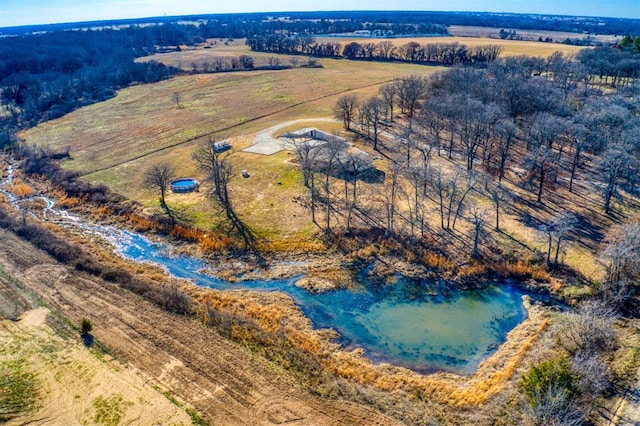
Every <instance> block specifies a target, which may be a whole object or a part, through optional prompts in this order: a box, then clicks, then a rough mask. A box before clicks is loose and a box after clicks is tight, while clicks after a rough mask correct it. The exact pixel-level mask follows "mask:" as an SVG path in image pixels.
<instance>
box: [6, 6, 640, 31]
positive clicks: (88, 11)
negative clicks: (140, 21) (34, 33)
mask: <svg viewBox="0 0 640 426" xmlns="http://www.w3.org/2000/svg"><path fill="white" fill-rule="evenodd" d="M390 9H392V10H438V11H477V12H511V13H540V14H554V15H579V16H608V17H622V18H640V0H453V1H452V0H391V1H390V0H322V1H318V0H239V1H238V0H236V1H222V0H0V27H10V26H18V25H31V24H49V23H60V22H79V21H96V20H106V19H122V18H143V17H151V16H163V15H167V16H172V15H194V14H209V13H235V12H279V11H316V10H390Z"/></svg>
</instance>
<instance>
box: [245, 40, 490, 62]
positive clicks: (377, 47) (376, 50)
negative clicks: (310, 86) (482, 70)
mask: <svg viewBox="0 0 640 426" xmlns="http://www.w3.org/2000/svg"><path fill="white" fill-rule="evenodd" d="M247 45H248V46H249V48H250V49H251V50H253V51H258V52H273V53H286V54H294V55H295V54H298V55H312V56H329V57H344V58H347V59H359V60H369V61H401V62H409V63H414V64H439V65H455V64H465V65H467V64H487V63H490V62H493V61H495V60H496V59H497V58H498V56H500V52H501V50H502V48H501V47H500V46H497V45H486V46H478V47H472V48H470V47H467V46H465V45H464V44H459V43H457V42H454V43H429V44H424V45H421V44H420V43H417V42H415V41H410V42H408V43H405V44H403V45H401V46H394V44H393V43H392V42H391V41H389V40H385V41H381V42H378V43H373V42H371V43H359V42H355V41H354V42H351V43H348V44H346V45H345V46H344V48H342V45H341V44H340V43H334V42H327V43H318V42H316V41H315V39H314V38H313V37H308V36H305V37H287V36H284V35H281V34H272V35H266V36H255V37H250V38H248V39H247Z"/></svg>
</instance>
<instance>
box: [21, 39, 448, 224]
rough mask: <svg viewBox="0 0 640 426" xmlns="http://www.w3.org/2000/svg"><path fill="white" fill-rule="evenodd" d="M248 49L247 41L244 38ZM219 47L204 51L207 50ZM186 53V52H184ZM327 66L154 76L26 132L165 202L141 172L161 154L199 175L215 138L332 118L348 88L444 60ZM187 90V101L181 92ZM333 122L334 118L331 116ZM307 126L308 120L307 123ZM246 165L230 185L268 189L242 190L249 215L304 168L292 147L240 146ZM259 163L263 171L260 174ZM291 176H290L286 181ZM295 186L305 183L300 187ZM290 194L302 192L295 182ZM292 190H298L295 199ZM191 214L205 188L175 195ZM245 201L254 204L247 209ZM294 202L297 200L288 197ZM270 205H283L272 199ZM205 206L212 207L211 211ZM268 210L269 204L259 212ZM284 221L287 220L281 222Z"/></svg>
mask: <svg viewBox="0 0 640 426" xmlns="http://www.w3.org/2000/svg"><path fill="white" fill-rule="evenodd" d="M243 48H244V47H243ZM210 50H211V49H206V50H204V51H206V52H209V51H210ZM176 53H181V52H176ZM320 63H321V64H322V65H323V68H295V69H289V70H283V71H256V72H235V73H221V74H200V75H190V76H182V77H177V78H173V79H171V80H167V81H163V82H160V83H157V84H151V85H139V86H134V87H131V88H128V89H125V90H122V91H120V92H119V93H118V95H117V96H116V97H115V98H113V99H110V100H107V101H105V102H102V103H99V104H95V105H91V106H88V107H85V108H81V109H79V110H77V111H75V112H73V113H71V114H68V115H66V116H64V117H62V118H60V119H57V120H53V121H49V122H46V123H43V124H41V125H39V126H38V127H36V128H33V129H30V130H28V131H27V132H26V134H25V138H26V141H27V143H29V144H36V145H47V146H49V147H50V148H51V149H53V150H56V151H58V150H65V149H67V148H69V150H70V154H71V158H70V159H68V160H66V161H65V162H64V163H63V166H64V167H65V168H68V169H70V170H74V171H77V172H79V173H81V174H82V175H84V178H85V179H87V180H89V181H92V182H95V183H104V184H107V185H108V186H109V187H111V188H112V189H113V190H115V191H117V192H119V193H121V194H123V195H125V196H127V197H131V198H133V199H136V200H140V201H142V202H143V203H144V204H145V205H148V206H154V207H157V201H156V194H153V193H151V192H148V191H146V190H145V189H144V188H143V184H142V182H143V173H144V171H145V170H147V169H148V168H149V167H150V166H151V165H153V164H154V163H157V162H159V161H167V162H170V163H172V164H174V165H176V168H177V170H178V174H179V175H180V176H195V177H197V178H201V176H199V173H198V171H197V170H196V164H195V162H194V161H193V160H192V154H193V152H194V151H195V150H196V149H197V147H198V146H200V144H202V143H205V142H206V141H207V140H208V138H210V137H211V138H213V139H218V138H222V137H229V138H230V141H231V143H232V145H233V147H234V149H235V150H236V151H239V150H240V149H242V148H245V147H246V146H249V145H251V144H252V143H253V135H254V134H255V133H256V132H258V131H260V130H263V129H265V128H268V127H271V126H273V125H276V124H279V123H282V122H285V121H290V120H295V119H305V118H311V119H313V118H327V117H331V116H332V115H333V114H332V108H333V106H334V104H335V102H336V99H337V98H338V97H339V96H341V95H343V94H345V93H354V94H356V95H358V96H360V97H363V98H364V97H365V96H371V95H373V94H375V93H377V91H378V87H379V86H380V85H381V84H383V83H385V82H388V81H390V80H393V79H394V78H397V77H402V76H408V75H424V76H426V75H428V74H430V73H432V72H434V71H436V70H438V68H435V67H424V66H420V65H405V64H389V63H367V64H363V63H361V62H354V61H347V60H335V59H323V60H321V61H320ZM174 93H179V96H180V107H178V106H177V104H176V102H175V101H174V99H173V94H174ZM324 126H329V127H325V128H327V129H329V130H331V129H332V128H336V129H337V126H336V125H333V124H331V123H325V124H324ZM301 127H302V126H301ZM234 157H235V159H234V161H236V163H237V169H238V171H239V170H241V169H248V170H250V172H251V174H252V177H251V178H250V179H248V180H243V179H236V180H235V181H234V182H232V185H231V191H236V192H241V193H243V195H245V194H244V193H245V189H243V188H245V187H246V188H249V189H251V190H252V191H254V192H255V189H257V188H259V189H261V190H265V193H262V191H261V194H255V193H253V194H246V198H247V199H246V200H245V197H234V198H235V199H238V200H245V201H238V206H237V207H238V209H239V213H240V214H241V215H244V214H246V215H248V216H249V217H251V216H254V215H256V214H257V212H259V211H261V210H260V209H255V206H254V204H253V202H250V200H259V199H261V198H264V197H268V196H269V191H268V190H266V188H270V187H271V185H278V181H280V182H281V185H278V188H279V189H281V188H282V185H285V184H286V183H291V182H293V181H295V180H297V179H296V177H297V175H296V176H295V177H292V176H291V174H292V173H293V174H297V173H298V169H297V167H296V166H294V165H290V164H285V163H284V160H286V159H287V154H286V153H281V154H277V155H273V156H270V157H263V156H259V155H256V154H246V153H237V154H235V155H234ZM256 171H258V172H257V173H256ZM283 176H287V178H286V179H284V182H282V179H283ZM296 188H297V191H300V192H301V191H302V188H300V187H299V186H296ZM292 191H293V193H292V194H290V195H291V197H295V196H296V195H300V194H296V190H293V189H292ZM273 197H274V199H273V200H271V201H268V202H267V206H270V205H272V204H273V207H274V208H275V206H277V205H278V204H279V203H281V202H282V199H281V196H280V195H278V192H274V193H273ZM289 199H290V198H289ZM168 203H169V205H170V206H176V207H177V208H178V210H179V211H180V212H181V213H182V214H184V217H185V219H187V220H188V221H190V222H191V223H194V224H196V225H203V226H206V225H205V223H207V221H208V220H209V219H208V218H209V217H210V215H209V214H207V213H206V210H207V208H206V205H207V203H206V201H205V198H204V196H203V195H202V193H200V194H194V195H190V196H174V195H172V196H170V197H169V198H168ZM245 207H246V210H245ZM288 207H290V206H288ZM267 210H269V211H275V210H277V209H275V210H273V209H271V208H269V209H267ZM203 212H204V213H203ZM274 215H275V217H274V221H265V222H264V225H265V226H263V227H261V226H258V228H264V229H269V230H271V232H279V231H286V230H289V231H290V230H291V227H290V226H287V225H285V224H283V223H282V221H278V220H275V219H277V217H278V215H279V213H274ZM260 216H261V217H262V218H263V219H265V218H266V219H268V218H269V215H268V214H266V212H265V211H262V213H261V215H260ZM279 224H282V226H279Z"/></svg>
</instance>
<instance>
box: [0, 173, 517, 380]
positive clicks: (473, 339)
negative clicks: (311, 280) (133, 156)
mask: <svg viewBox="0 0 640 426" xmlns="http://www.w3.org/2000/svg"><path fill="white" fill-rule="evenodd" d="M12 181H13V169H12V168H11V166H9V173H8V177H5V178H4V179H3V180H2V181H0V193H3V194H5V195H7V196H8V198H9V201H10V202H11V204H12V205H14V206H15V207H17V208H21V207H20V204H21V203H23V202H24V200H19V199H17V197H15V196H14V195H13V194H11V193H10V192H8V191H6V190H5V189H3V187H4V188H6V186H7V185H10V184H11V183H12ZM33 198H39V199H42V200H44V201H45V203H46V207H45V208H44V210H43V216H44V217H45V218H46V219H47V220H51V221H56V222H60V223H63V224H68V225H70V226H76V227H80V228H81V229H82V231H83V232H84V233H85V234H87V236H92V237H102V238H105V239H107V240H108V241H110V242H111V244H112V245H113V246H114V248H115V250H116V252H118V253H119V254H120V255H122V256H124V257H126V258H129V259H132V260H135V261H140V262H153V263H155V264H158V265H160V266H162V267H163V268H165V269H166V270H167V271H168V272H169V273H170V274H172V275H174V276H176V277H178V278H186V279H190V280H192V281H193V282H194V284H196V285H199V286H204V287H210V288H215V289H219V290H224V289H251V290H260V291H283V292H285V293H287V294H288V295H290V296H291V297H292V298H293V300H294V301H295V303H296V304H297V305H298V306H300V308H301V309H302V311H303V312H304V313H305V315H307V316H308V317H309V318H310V319H311V321H312V322H313V324H314V326H315V327H318V328H334V329H335V330H337V331H338V333H339V334H340V336H341V337H340V342H341V343H342V344H343V345H344V346H345V347H346V348H347V349H350V348H356V347H361V348H363V349H364V350H365V354H366V355H367V356H368V357H369V358H370V359H371V360H373V361H375V362H388V363H391V364H394V365H399V366H404V367H408V368H411V369H413V370H416V371H419V372H431V371H436V370H444V371H450V372H454V373H459V374H469V373H473V372H474V371H475V370H476V369H477V366H478V364H479V363H480V362H481V361H482V360H484V359H486V358H487V357H488V356H490V355H491V354H492V353H493V352H495V350H496V349H497V347H498V346H499V345H500V344H501V343H503V342H504V340H505V339H506V334H507V333H508V332H509V331H510V330H511V329H513V328H514V327H515V326H516V325H517V324H519V323H520V322H521V321H523V320H524V319H525V316H526V312H525V310H524V307H523V303H522V296H523V292H522V291H521V290H519V289H518V288H517V287H515V286H512V285H507V284H505V285H500V286H492V287H489V288H485V289H483V290H475V291H459V292H453V293H452V294H450V295H448V296H443V295H433V294H432V293H433V291H432V289H433V288H434V287H435V286H436V283H434V282H432V281H410V280H405V279H401V278H399V279H398V280H397V283H395V284H393V285H376V284H374V283H372V282H369V281H368V280H366V279H365V278H364V275H363V276H362V277H361V279H360V280H359V283H358V286H357V288H356V289H352V290H337V291H332V292H328V293H324V294H319V295H316V294H311V293H308V292H307V291H305V290H303V289H300V288H299V287H297V286H295V284H294V283H295V281H296V279H297V278H298V277H296V278H290V279H285V280H258V281H244V282H239V283H229V282H226V281H223V280H219V279H216V278H213V277H211V276H209V275H207V274H205V273H202V272H201V271H203V270H206V268H207V265H206V263H205V262H204V261H202V260H200V259H197V258H193V257H189V256H173V255H171V254H170V249H169V248H168V246H166V245H164V244H158V243H154V242H152V241H150V240H149V239H147V238H145V237H144V236H142V235H140V234H137V233H134V232H129V231H125V230H122V229H119V228H115V227H113V226H104V225H96V224H88V223H84V222H83V221H82V220H81V219H80V218H79V217H77V216H73V215H71V214H69V213H68V212H66V211H64V210H60V209H55V208H54V206H55V203H54V202H53V200H51V199H49V198H47V197H42V196H38V197H33ZM34 217H37V216H36V215H34Z"/></svg>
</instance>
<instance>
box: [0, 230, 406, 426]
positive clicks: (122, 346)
mask: <svg viewBox="0 0 640 426" xmlns="http://www.w3.org/2000/svg"><path fill="white" fill-rule="evenodd" d="M0 240H1V241H2V242H3V244H2V246H0V267H2V269H4V270H6V271H7V272H9V273H11V274H12V275H13V276H15V277H16V278H17V279H18V280H19V281H20V282H21V283H22V284H23V285H24V286H25V287H26V288H28V289H29V290H31V291H33V292H34V293H36V294H37V295H38V296H39V297H40V298H41V299H42V300H43V301H44V302H45V303H47V304H48V305H50V306H51V307H52V309H55V310H57V311H59V312H60V313H61V314H62V315H63V316H65V317H68V318H70V319H71V320H72V321H75V322H80V320H81V319H82V318H83V317H86V318H89V319H90V320H91V321H92V322H93V326H94V328H93V330H94V331H93V335H94V336H95V338H96V339H97V340H98V341H99V342H101V343H102V344H104V345H105V346H106V347H107V348H109V350H110V351H112V353H113V354H114V355H115V356H116V358H117V359H119V360H120V361H121V362H124V363H126V364H127V365H128V366H130V367H132V368H135V369H137V370H139V371H140V372H141V374H142V375H143V376H144V377H146V378H147V380H148V381H149V383H150V384H153V385H157V386H159V387H161V388H165V389H168V390H169V391H170V392H171V394H172V395H175V396H176V397H177V398H178V399H180V400H182V401H185V402H187V403H188V404H189V405H191V406H193V407H194V408H195V409H196V410H197V411H198V413H200V414H201V415H202V417H203V418H204V419H205V420H206V421H207V422H209V423H210V424H216V425H244V424H250V425H276V424H287V425H310V424H313V425H388V424H396V423H395V422H393V421H392V420H390V419H388V418H386V417H385V416H383V415H381V414H379V413H377V412H375V411H372V410H370V409H367V408H366V407H363V406H360V405H356V404H351V403H345V402H341V401H333V400H327V399H322V398H318V397H314V396H312V395H311V394H309V393H308V392H307V391H305V390H304V389H302V388H301V387H300V386H298V385H297V384H296V383H295V381H294V380H293V378H292V377H290V376H289V375H288V374H287V373H285V372H282V371H280V370H278V369H277V368H275V367H269V365H268V364H267V363H266V362H265V361H264V360H261V359H259V358H257V357H256V356H255V355H253V354H252V353H250V352H248V350H246V349H244V348H242V347H240V346H238V345H236V344H234V343H232V342H230V341H228V340H226V339H224V338H222V337H220V336H219V335H218V334H217V333H215V332H214V331H213V330H211V329H209V328H207V327H205V326H204V325H202V324H201V323H200V322H198V321H195V320H192V319H188V318H184V317H180V316H175V315H171V314H168V313H166V312H163V311H161V310H160V309H158V308H157V307H156V306H154V305H152V304H150V303H148V302H146V301H144V300H142V299H141V298H139V297H137V296H135V295H133V294H131V293H129V292H127V291H124V290H122V289H121V288H119V287H117V286H115V285H113V284H110V283H107V282H104V281H102V280H99V279H96V278H93V277H88V276H86V275H83V274H80V273H78V272H76V271H75V270H72V269H69V268H67V267H65V266H62V265H60V264H57V263H56V262H55V261H54V260H53V259H51V258H50V257H48V256H46V255H44V254H43V253H41V252H39V251H37V250H34V249H33V247H32V246H30V245H29V244H27V243H25V242H23V241H21V240H18V239H17V238H16V237H15V236H14V235H13V234H9V233H7V232H6V231H4V230H0Z"/></svg>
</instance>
